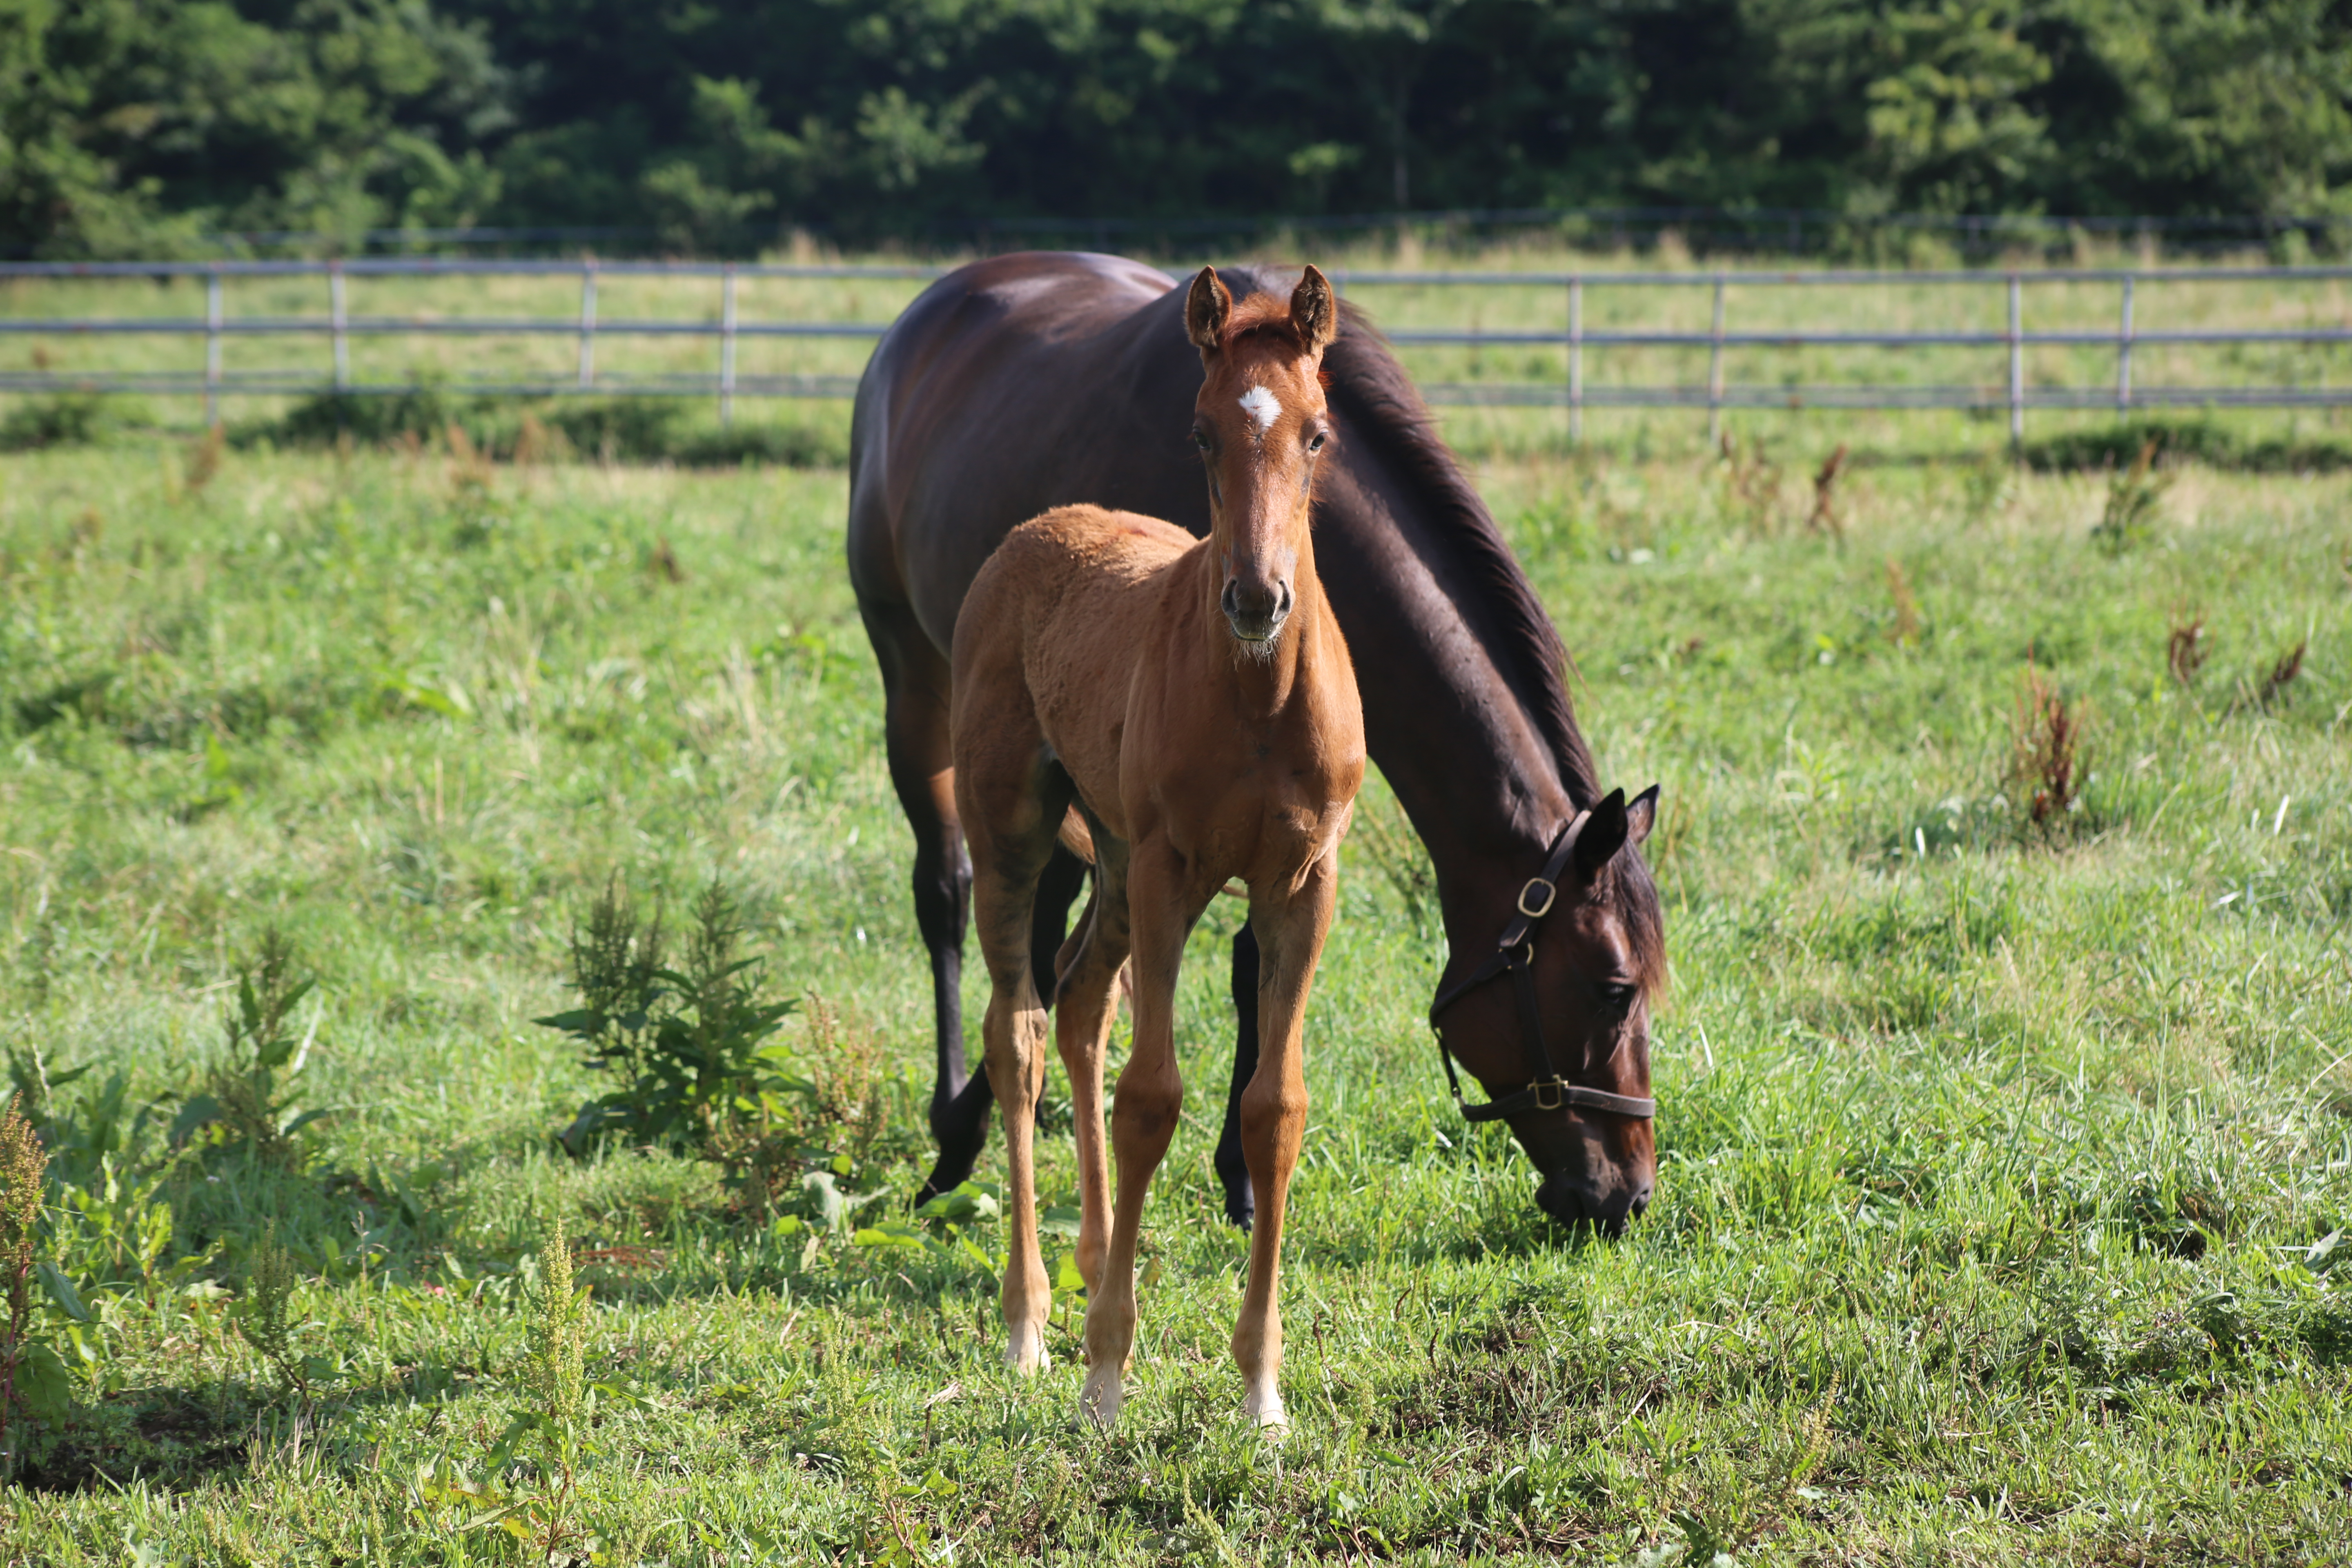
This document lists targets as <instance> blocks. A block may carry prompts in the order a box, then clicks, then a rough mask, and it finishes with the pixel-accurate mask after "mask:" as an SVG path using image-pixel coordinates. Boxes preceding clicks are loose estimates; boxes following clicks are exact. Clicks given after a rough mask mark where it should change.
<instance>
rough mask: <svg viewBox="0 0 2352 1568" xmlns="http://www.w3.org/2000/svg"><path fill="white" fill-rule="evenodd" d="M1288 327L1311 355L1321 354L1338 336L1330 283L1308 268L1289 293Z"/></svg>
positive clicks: (1337, 318)
mask: <svg viewBox="0 0 2352 1568" xmlns="http://www.w3.org/2000/svg"><path fill="white" fill-rule="evenodd" d="M1290 324H1291V325H1292V326H1294V327H1296V328H1297V329H1298V336H1299V338H1300V340H1301V341H1302V342H1305V343H1306V344H1307V353H1311V354H1319V353H1322V352H1323V351H1324V350H1325V349H1327V348H1328V347H1330V346H1331V340H1332V339H1333V338H1336V337H1338V336H1339V301H1338V300H1335V299H1333V298H1332V296H1331V280H1330V279H1328V278H1326V277H1324V276H1323V274H1322V273H1320V272H1318V271H1317V270H1316V269H1315V268H1312V267H1309V268H1307V276H1305V277H1304V278H1301V279H1299V280H1298V287H1297V288H1296V289H1292V290H1291V291H1290Z"/></svg>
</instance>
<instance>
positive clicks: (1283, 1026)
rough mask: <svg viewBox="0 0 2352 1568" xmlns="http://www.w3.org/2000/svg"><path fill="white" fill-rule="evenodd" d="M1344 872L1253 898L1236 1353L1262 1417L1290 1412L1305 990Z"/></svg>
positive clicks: (1326, 865) (1323, 868) (1252, 1406)
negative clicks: (1248, 1221) (1286, 1406)
mask: <svg viewBox="0 0 2352 1568" xmlns="http://www.w3.org/2000/svg"><path fill="white" fill-rule="evenodd" d="M1337 885H1338V878H1337V876H1336V875H1335V872H1334V868H1333V867H1332V864H1331V860H1330V858H1329V857H1326V858H1323V859H1321V860H1318V862H1316V864H1315V866H1314V868H1312V869H1311V870H1309V871H1308V872H1307V878H1306V880H1305V881H1304V882H1303V883H1302V884H1301V885H1300V886H1299V888H1298V889H1297V891H1296V892H1294V893H1292V894H1291V895H1290V897H1289V898H1288V900H1286V901H1285V902H1283V903H1279V904H1277V903H1275V902H1274V901H1273V900H1271V899H1268V900H1265V902H1264V903H1262V904H1261V903H1259V902H1258V901H1257V900H1252V903H1253V906H1254V907H1253V908H1252V910H1251V911H1250V921H1251V924H1253V925H1255V926H1256V927H1257V928H1258V933H1259V940H1260V942H1261V945H1262V946H1263V948H1264V950H1265V952H1264V959H1263V962H1262V964H1261V968H1260V972H1259V977H1258V993H1257V1005H1258V1042H1259V1047H1260V1055H1259V1057H1258V1064H1257V1072H1256V1074H1255V1076H1253V1077H1252V1078H1251V1079H1250V1084H1249V1088H1248V1089H1245V1090H1244V1091H1243V1094H1242V1152H1243V1153H1244V1156H1246V1157H1247V1159H1248V1161H1249V1173H1250V1184H1251V1185H1252V1186H1253V1187H1255V1189H1256V1191H1257V1201H1258V1210H1257V1225H1256V1227H1255V1230H1253V1232H1252V1233H1251V1236H1250V1268H1249V1285H1248V1288H1247V1289H1245V1290H1244V1292H1243V1294H1242V1311H1241V1317H1240V1320H1239V1321H1236V1322H1235V1323H1234V1361H1235V1362H1236V1363H1239V1364H1240V1366H1241V1370H1242V1381H1243V1384H1244V1388H1245V1393H1244V1398H1243V1406H1242V1407H1243V1409H1244V1411H1246V1412H1247V1413H1248V1415H1249V1416H1250V1418H1251V1419H1252V1420H1254V1421H1255V1422H1256V1423H1257V1424H1258V1425H1259V1426H1265V1427H1276V1426H1283V1425H1285V1424H1286V1421H1287V1420H1288V1417H1287V1416H1286V1415H1285V1413H1284V1411H1283V1407H1282V1388H1281V1381H1280V1379H1281V1373H1282V1310H1281V1308H1280V1307H1279V1306H1278V1305H1277V1297H1278V1294H1279V1292H1280V1290H1281V1286H1282V1218H1283V1209H1284V1206H1285V1205H1286V1203H1287V1201H1288V1199H1289V1196H1290V1173H1291V1172H1292V1171H1293V1170H1294V1169H1296V1168H1297V1164H1298V1143H1299V1139H1300V1138H1301V1136H1302V1135H1303V1134H1304V1133H1305V1132H1306V1130H1307V1080H1306V1060H1305V1057H1306V1053H1305V1049H1304V1047H1305V1041H1304V1038H1303V1036H1304V1034H1305V1028H1306V1022H1307V987H1308V986H1309V985H1310V984H1313V983H1314V979H1315V961H1316V960H1317V959H1318V957H1320V956H1321V954H1322V952H1323V936H1324V933H1325V932H1326V931H1329V930H1330V928H1331V905H1332V897H1333V892H1334V889H1335V888H1336V887H1337Z"/></svg>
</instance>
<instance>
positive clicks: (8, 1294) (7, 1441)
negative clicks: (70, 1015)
mask: <svg viewBox="0 0 2352 1568" xmlns="http://www.w3.org/2000/svg"><path fill="white" fill-rule="evenodd" d="M47 1166H48V1160H47V1155H46V1154H45V1153H44V1152H42V1149H41V1145H40V1142H39V1140H38V1139H37V1138H35V1137H34V1136H33V1127H32V1123H31V1122H29V1121H26V1120H25V1118H24V1117H23V1115H21V1114H20V1113H19V1112H18V1110H17V1107H16V1101H15V1100H13V1099H12V1100H10V1101H9V1102H8V1105H7V1108H6V1110H0V1314H5V1319H0V1480H6V1479H12V1478H13V1477H14V1476H15V1474H16V1458H17V1454H18V1451H19V1450H20V1449H21V1448H22V1447H24V1445H25V1437H24V1423H25V1421H26V1419H27V1418H29V1419H32V1420H35V1421H42V1422H54V1421H56V1420H57V1419H58V1417H59V1416H61V1415H64V1413H65V1409H66V1405H67V1403H68V1398H69V1394H68V1383H67V1374H66V1367H65V1363H63V1362H62V1361H60V1360H59V1359H58V1352H56V1350H55V1349H53V1348H52V1347H51V1346H50V1345H48V1344H47V1342H44V1341H41V1340H37V1339H35V1338H33V1337H32V1328H33V1314H34V1311H35V1308H36V1303H35V1300H34V1293H33V1292H34V1285H35V1283H36V1279H37V1277H36V1275H35V1272H34V1270H35V1269H36V1268H39V1269H40V1270H41V1271H42V1274H43V1276H50V1277H53V1276H54V1274H55V1269H54V1268H52V1266H51V1265H49V1264H48V1263H47V1262H46V1261H44V1260H40V1259H37V1258H36V1257H35V1253H36V1251H37V1247H38V1244H39V1240H40V1227H41V1206H42V1205H41V1200H42V1198H43V1196H44V1194H45V1190H46V1188H47V1184H48V1173H47ZM53 1288H54V1287H53Z"/></svg>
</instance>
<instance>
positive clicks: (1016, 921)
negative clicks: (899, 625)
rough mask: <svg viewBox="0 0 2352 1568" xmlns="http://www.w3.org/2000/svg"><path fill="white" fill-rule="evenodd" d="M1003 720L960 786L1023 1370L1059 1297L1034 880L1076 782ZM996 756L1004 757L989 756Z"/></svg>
mask: <svg viewBox="0 0 2352 1568" xmlns="http://www.w3.org/2000/svg"><path fill="white" fill-rule="evenodd" d="M1022 695H1023V697H1024V698H1025V696H1026V693H1023V694H1022ZM998 717H999V716H991V718H990V719H983V720H982V725H983V726H984V728H985V730H987V731H995V732H996V733H998V734H1002V735H1003V742H1002V744H1001V745H995V744H992V745H990V746H989V747H988V748H986V750H985V751H983V752H981V754H979V755H978V756H974V755H971V754H969V753H968V754H967V755H966V756H965V759H964V767H963V768H962V770H961V776H960V777H959V778H958V779H957V781H956V786H957V787H956V794H957V798H958V802H959V804H960V805H962V807H963V808H964V820H965V822H966V823H967V824H968V825H969V830H970V833H971V848H972V861H973V867H974V876H973V880H972V894H973V906H974V907H973V913H974V915H975V916H976V917H977V919H976V922H975V923H976V925H977V928H978V931H979V936H980V950H981V956H982V962H984V963H986V964H987V966H988V982H989V995H988V1016H986V1018H984V1019H983V1020H982V1024H981V1037H982V1041H983V1042H984V1044H985V1046H986V1048H987V1058H986V1059H987V1066H988V1075H989V1081H990V1082H992V1083H993V1084H994V1085H996V1087H997V1095H996V1104H997V1109H998V1110H999V1112H1000V1113H1001V1114H1002V1115H1003V1118H1004V1157H1005V1173H1006V1178H1007V1179H1006V1183H1005V1186H1006V1196H1007V1198H1008V1200H1009V1206H1010V1208H1011V1211H1012V1212H1011V1215H1010V1216H1009V1219H1010V1230H1011V1235H1010V1237H1008V1238H1007V1246H1006V1258H1005V1263H1004V1329H1005V1345H1004V1359H1005V1362H1006V1363H1008V1364H1009V1365H1012V1366H1014V1367H1017V1368H1019V1369H1020V1370H1021V1371H1023V1372H1036V1371H1038V1370H1040V1369H1041V1368H1043V1367H1044V1366H1045V1360H1046V1358H1045V1318H1046V1314H1047V1312H1048V1310H1050V1309H1051V1306H1052V1300H1053V1298H1052V1287H1051V1285H1050V1284H1049V1283H1048V1281H1047V1279H1046V1278H1045V1258H1044V1257H1043V1255H1042V1254H1041V1253H1040V1252H1039V1250H1038V1247H1037V1169H1036V1138H1035V1131H1036V1121H1037V1096H1038V1093H1039V1091H1040V1090H1042V1089H1044V1088H1045V1004H1044V1002H1043V1001H1042V1000H1040V998H1039V997H1038V995H1037V986H1036V983H1035V981H1034V978H1033V976H1032V974H1031V973H1030V962H1029V960H1030V953H1029V933H1030V922H1031V921H1032V920H1033V918H1034V913H1035V908H1034V906H1035V903H1036V890H1037V879H1038V876H1039V874H1040V873H1041V872H1042V871H1043V870H1044V869H1045V860H1046V857H1047V856H1048V855H1050V854H1051V853H1052V850H1053V829H1054V825H1055V824H1057V823H1058V822H1060V820H1061V816H1062V812H1063V811H1064V810H1065V809H1066V807H1067V805H1068V804H1069V793H1068V792H1069V780H1068V777H1067V775H1066V774H1064V773H1062V771H1061V770H1060V769H1059V768H1058V767H1055V766H1053V765H1052V764H1050V763H1047V764H1043V765H1040V764H1039V763H1038V762H1037V761H1036V760H1035V759H1037V758H1038V757H1040V756H1042V755H1043V753H1044V747H1043V744H1042V742H1040V741H1038V740H1037V739H1036V737H1035V731H1034V723H1032V724H1030V725H1029V726H1027V729H1028V733H1027V734H1025V735H1024V734H1022V733H1021V732H1020V731H1019V729H1018V728H1016V727H1015V726H1013V725H1010V724H1003V723H1001V722H995V721H992V720H993V719H997V718H998ZM992 738H993V737H992ZM996 763H1003V765H1002V766H1001V767H1000V766H993V765H992V764H996ZM1047 807H1049V809H1046V808H1047Z"/></svg>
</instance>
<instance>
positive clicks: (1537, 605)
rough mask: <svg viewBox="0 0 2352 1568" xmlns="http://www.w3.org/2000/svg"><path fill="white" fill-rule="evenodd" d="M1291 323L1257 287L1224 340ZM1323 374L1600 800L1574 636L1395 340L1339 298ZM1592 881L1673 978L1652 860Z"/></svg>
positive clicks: (1566, 765) (1644, 969)
mask: <svg viewBox="0 0 2352 1568" xmlns="http://www.w3.org/2000/svg"><path fill="white" fill-rule="evenodd" d="M1250 282H1251V283H1252V284H1253V285H1255V284H1256V282H1257V279H1255V277H1253V278H1251V279H1250ZM1236 292H1240V291H1239V290H1236ZM1261 301H1263V302H1264V303H1263V304H1261ZM1245 312H1246V314H1245ZM1244 321H1246V322H1247V323H1248V325H1247V326H1246V327H1244V326H1243V325H1242V323H1244ZM1289 326H1290V319H1289V307H1288V303H1287V301H1286V300H1284V299H1281V298H1278V297H1270V296H1269V295H1268V294H1267V293H1266V292H1265V291H1263V290H1261V289H1258V288H1255V287H1254V288H1253V289H1251V290H1250V291H1249V296H1248V298H1246V299H1244V300H1236V301H1235V304H1234V316H1233V322H1232V324H1231V325H1229V327H1228V334H1229V336H1228V339H1227V341H1228V342H1231V341H1232V338H1233V337H1234V336H1238V335H1239V333H1240V332H1241V331H1254V330H1255V331H1263V330H1281V331H1288V330H1289ZM1323 371H1324V378H1325V380H1324V384H1325V386H1326V388H1327V395H1328V398H1329V400H1330V401H1331V402H1333V403H1335V404H1337V405H1339V407H1340V408H1341V409H1342V410H1343V411H1344V413H1345V414H1346V415H1347V416H1348V418H1349V422H1350V423H1351V424H1353V425H1355V426H1358V427H1360V428H1362V429H1365V430H1368V431H1374V432H1377V433H1378V435H1379V439H1380V448H1381V457H1382V458H1384V459H1386V460H1387V461H1388V462H1389V463H1390V464H1391V466H1392V468H1394V469H1395V471H1396V472H1397V474H1398V476H1399V477H1400V478H1401V479H1402V480H1403V481H1404V483H1405V485H1406V487H1407V488H1408V489H1410V490H1411V491H1412V493H1413V494H1414V495H1415V496H1416V497H1417V498H1418V499H1419V500H1421V501H1422V502H1423V505H1424V506H1425V507H1426V508H1427V509H1428V515H1429V517H1430V518H1431V519H1432V520H1433V521H1434V522H1435V524H1436V527H1435V528H1434V529H1433V531H1432V537H1433V538H1434V539H1435V540H1436V541H1437V542H1440V543H1442V544H1444V545H1445V546H1447V547H1448V548H1449V549H1450V550H1451V552H1452V553H1453V555H1454V559H1455V560H1456V561H1457V562H1458V563H1459V564H1460V565H1461V567H1462V569H1463V571H1462V576H1463V579H1464V580H1465V581H1466V582H1467V583H1469V584H1471V585H1472V586H1473V588H1474V589H1475V593H1476V601H1475V603H1474V604H1471V605H1464V606H1462V608H1463V609H1464V610H1465V615H1466V616H1467V618H1468V619H1470V620H1471V622H1472V623H1473V624H1474V625H1475V626H1477V627H1478V629H1479V631H1480V633H1481V634H1482V635H1483V637H1485V638H1486V639H1487V641H1488V647H1489V650H1490V651H1491V652H1493V653H1494V655H1495V663H1496V668H1498V669H1500V670H1501V671H1502V673H1503V678H1504V679H1505V681H1506V682H1507V683H1508V685H1509V686H1510V688H1511V690H1512V692H1513V694H1514V695H1516V696H1517V698H1518V700H1519V701H1520V704H1521V705H1522V706H1523V707H1524V708H1525V709H1526V710H1527V711H1528V715H1529V717H1530V718H1531V719H1532V720H1533V721H1534V724H1535V727H1536V730H1537V732H1538V733H1539V734H1540V735H1542V736H1543V738H1544V741H1545V742H1546V743H1547V744H1548V745H1549V748H1550V750H1551V753H1552V759H1553V763H1554V764H1555V765H1556V766H1557V767H1558V768H1559V779H1560V785H1561V787H1562V788H1563V789H1565V790H1566V791H1567V793H1568V797H1569V801H1570V804H1571V805H1574V806H1576V807H1577V808H1578V809H1580V810H1581V809H1583V808H1586V807H1589V806H1591V805H1595V804H1596V803H1598V802H1599V800H1600V799H1601V786H1600V783H1599V778H1598V770H1597V769H1596V768H1595V767H1594V765H1593V762H1592V752H1591V749H1590V748H1589V747H1587V746H1586V744H1585V742H1584V734H1583V732H1582V731H1580V730H1579V729H1578V728H1577V724H1576V712H1575V709H1574V708H1573V706H1572V705H1571V704H1570V701H1569V696H1568V683H1567V680H1566V679H1565V677H1566V673H1567V668H1568V648H1567V645H1565V644H1564V643H1562V642H1561V641H1560V637H1559V631H1558V630H1557V629H1555V628H1554V626H1552V624H1551V617H1550V616H1549V615H1548V614H1546V613H1545V611H1544V607H1543V604H1542V601H1540V600H1539V599H1538V598H1537V597H1536V591H1535V587H1534V584H1530V583H1529V582H1528V577H1527V574H1526V573H1525V572H1523V571H1521V570H1520V568H1519V563H1518V559H1517V557H1516V556H1514V555H1513V554H1512V553H1511V548H1510V546H1509V545H1508V544H1507V543H1505V542H1504V541H1503V533H1502V530H1501V529H1500V528H1498V527H1497V526H1496V522H1495V514H1494V513H1493V512H1492V511H1491V510H1488V509H1487V506H1486V501H1485V500H1482V499H1481V498H1480V496H1479V494H1478V491H1477V489H1476V488H1475V487H1474V486H1473V485H1472V484H1471V483H1470V479H1469V476H1467V475H1466V474H1465V473H1464V472H1463V471H1462V466H1461V464H1460V463H1459V462H1458V461H1457V460H1456V459H1455V458H1454V452H1453V449H1452V448H1451V447H1447V446H1446V444H1445V442H1444V437H1441V436H1440V435H1439V434H1438V432H1437V425H1436V421H1435V419H1434V418H1433V416H1431V414H1430V411H1429V405H1427V404H1426V403H1424V402H1423V401H1422V397H1421V394H1420V392H1419V391H1418V390H1416V389H1415V388H1414V386H1413V384H1412V378H1411V377H1410V376H1408V375H1407V374H1405V370H1404V366H1403V365H1402V363H1399V362H1398V360H1397V357H1396V354H1395V353H1394V351H1392V350H1391V348H1390V347H1389V342H1388V340H1387V339H1386V338H1385V337H1383V336H1382V335H1381V331H1380V330H1379V329H1378V328H1377V327H1375V326H1373V325H1372V323H1371V321H1370V319H1369V318H1368V317H1367V316H1366V315H1365V314H1364V312H1363V311H1362V310H1359V309H1358V308H1357V307H1356V306H1355V305H1353V304H1352V303H1350V302H1349V301H1348V300H1340V301H1339V337H1338V338H1337V339H1336V340H1335V341H1334V342H1332V343H1331V345H1330V346H1329V347H1328V348H1327V349H1325V350H1324V351H1323ZM1593 890H1594V892H1595V894H1596V895H1598V896H1600V897H1602V898H1606V897H1608V896H1610V894H1611V893H1612V891H1613V892H1615V893H1616V894H1617V895H1618V896H1619V898H1620V900H1621V909H1622V912H1623V914H1624V916H1625V926H1626V936H1627V938H1628V940H1629V941H1630V942H1632V943H1633V962H1634V967H1635V970H1636V972H1637V974H1638V977H1639V979H1640V982H1641V984H1642V986H1643V989H1644V990H1645V991H1654V990H1656V989H1657V988H1658V987H1659V986H1660V985H1662V984H1664V979H1665V970H1666V962H1665V931H1664V919H1663V916H1662V914H1661V911H1660V910H1659V907H1658V893H1657V886H1656V884H1655V883H1654V881H1653V880H1652V879H1651V877H1650V873H1649V869H1648V868H1647V867H1646V866H1644V865H1643V862H1642V859H1641V857H1639V856H1638V855H1635V856H1621V857H1619V858H1617V859H1616V860H1615V861H1613V862H1612V864H1611V866H1610V868H1608V870H1607V871H1606V872H1604V874H1603V877H1602V879H1601V886H1599V887H1597V888H1595V889H1593Z"/></svg>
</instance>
